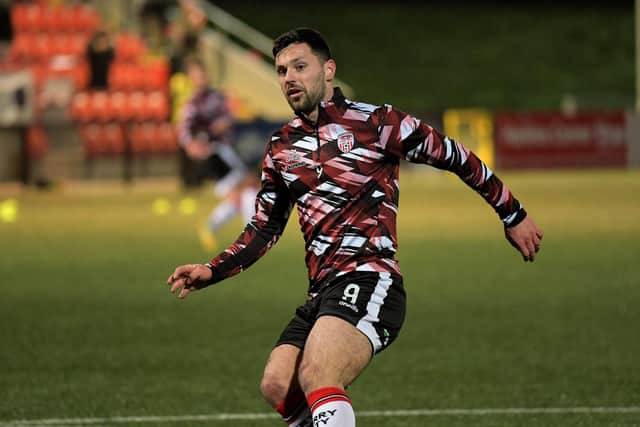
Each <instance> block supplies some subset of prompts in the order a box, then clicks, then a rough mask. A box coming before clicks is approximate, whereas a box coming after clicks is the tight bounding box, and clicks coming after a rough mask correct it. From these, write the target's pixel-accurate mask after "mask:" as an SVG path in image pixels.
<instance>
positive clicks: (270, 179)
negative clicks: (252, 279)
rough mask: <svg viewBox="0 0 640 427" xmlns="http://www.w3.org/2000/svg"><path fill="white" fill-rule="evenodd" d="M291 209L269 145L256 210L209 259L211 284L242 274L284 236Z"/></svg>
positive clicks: (290, 203)
mask: <svg viewBox="0 0 640 427" xmlns="http://www.w3.org/2000/svg"><path fill="white" fill-rule="evenodd" d="M292 208H293V202H292V200H291V197H290V195H289V191H288V188H287V186H286V184H285V183H284V181H283V180H282V177H281V176H280V174H279V173H278V172H277V171H276V170H275V168H274V166H273V160H272V157H271V149H270V147H268V148H267V152H266V154H265V157H264V161H263V165H262V187H261V189H260V191H259V192H258V195H257V197H256V213H255V215H254V216H253V218H252V219H251V221H250V222H249V224H247V226H246V227H245V229H244V231H243V232H242V233H241V234H240V236H239V237H238V239H237V240H236V241H235V242H234V243H233V244H232V245H231V246H229V247H228V248H227V249H226V250H225V251H224V252H222V253H221V254H220V255H218V256H217V257H215V258H213V259H212V260H211V261H209V265H210V266H211V270H212V272H213V276H212V277H211V280H210V282H209V284H213V283H217V282H220V281H221V280H224V279H226V278H229V277H231V276H234V275H236V274H238V273H240V272H241V271H243V270H245V269H246V268H248V267H249V266H250V265H252V264H253V263H254V262H256V261H257V260H258V259H259V258H260V257H262V256H263V255H264V254H265V253H267V251H268V250H269V249H271V247H272V246H273V245H274V244H275V243H276V242H277V241H278V239H279V238H280V236H282V233H283V231H284V228H285V226H286V224H287V220H288V219H289V214H290V213H291V210H292Z"/></svg>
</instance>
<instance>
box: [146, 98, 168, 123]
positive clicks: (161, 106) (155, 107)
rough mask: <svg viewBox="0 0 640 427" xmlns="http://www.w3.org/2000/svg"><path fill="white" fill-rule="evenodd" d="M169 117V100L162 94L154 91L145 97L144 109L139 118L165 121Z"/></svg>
mask: <svg viewBox="0 0 640 427" xmlns="http://www.w3.org/2000/svg"><path fill="white" fill-rule="evenodd" d="M168 116H169V100H168V99H167V96H166V95H165V94H164V92H160V91H155V92H151V93H149V94H147V95H146V102H145V108H144V110H143V113H142V116H141V118H143V119H153V120H159V121H161V120H165V119H166V118H167V117H168Z"/></svg>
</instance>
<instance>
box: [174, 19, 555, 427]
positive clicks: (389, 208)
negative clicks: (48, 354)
mask: <svg viewBox="0 0 640 427" xmlns="http://www.w3.org/2000/svg"><path fill="white" fill-rule="evenodd" d="M273 54H274V56H275V61H276V71H277V74H278V79H279V81H280V87H281V89H282V93H283V94H284V96H285V98H286V99H287V101H288V102H289V105H290V106H291V108H292V109H293V111H294V112H295V114H296V116H297V117H296V118H295V119H293V120H292V121H290V122H289V123H287V124H286V125H284V126H282V128H281V129H280V130H279V131H277V132H275V133H274V134H273V136H272V137H271V140H270V141H269V142H268V144H267V148H266V154H265V157H264V163H263V168H262V188H261V190H260V192H259V193H258V197H257V200H256V214H255V216H254V217H253V218H252V220H251V222H250V223H249V224H248V225H247V226H246V228H245V229H244V231H243V232H242V233H241V234H240V237H239V238H238V240H237V241H236V242H235V243H233V244H232V245H231V246H230V247H229V248H228V249H227V250H225V251H224V252H222V253H221V254H220V255H218V256H217V257H215V258H213V259H212V260H211V261H209V262H208V263H207V264H190V265H183V266H180V267H178V268H176V270H175V271H174V272H173V274H171V276H169V279H168V283H169V285H170V286H171V292H178V291H179V297H180V298H184V297H186V296H187V295H188V294H189V293H190V292H193V291H195V290H197V289H202V288H204V287H206V286H209V285H212V284H214V283H217V282H220V281H221V280H223V279H226V278H228V277H230V276H232V275H234V274H237V273H240V272H241V271H243V270H244V269H246V268H247V267H249V266H250V265H251V264H252V263H254V262H255V261H256V260H257V259H258V258H260V257H261V256H262V255H264V254H265V253H266V252H267V250H269V248H270V247H271V246H273V245H274V244H275V243H276V241H277V240H278V238H279V237H280V235H281V234H282V232H283V230H284V227H285V224H286V222H287V218H288V216H289V213H290V212H291V210H292V208H293V206H294V204H297V209H298V214H299V217H300V227H301V229H302V234H303V235H304V239H305V248H306V252H307V253H306V264H307V268H308V271H309V290H308V300H307V302H306V303H305V304H303V305H302V306H300V307H299V308H298V309H297V310H296V314H295V316H294V317H293V319H292V320H291V322H290V323H289V324H288V325H287V327H286V328H285V329H284V331H283V332H282V335H281V336H280V339H279V340H278V342H277V345H276V347H275V348H274V349H273V351H272V352H271V355H270V357H269V360H268V362H267V366H266V368H265V371H264V376H263V379H262V383H261V390H262V393H263V395H264V396H265V398H266V399H267V401H268V402H269V403H270V404H271V405H272V406H273V407H274V408H275V409H276V410H277V411H278V412H279V413H280V414H281V415H282V417H283V419H284V420H285V421H286V422H287V423H288V424H289V425H290V426H311V425H313V426H327V427H335V426H342V427H344V426H347V427H349V426H354V425H355V415H354V412H353V409H352V407H351V402H350V400H349V397H348V396H347V394H346V393H345V389H346V387H347V386H348V385H349V384H350V383H351V382H352V381H354V380H355V378H356V377H358V375H360V373H361V372H362V371H363V370H364V368H365V367H366V366H367V365H368V363H369V362H370V360H371V358H372V357H373V355H375V354H376V353H378V352H380V351H382V350H383V349H385V348H386V347H387V346H389V345H390V344H391V343H392V342H393V341H394V340H395V339H396V337H397V335H398V332H399V330H400V327H401V326H402V323H403V320H404V314H405V292H404V288H403V282H402V276H401V273H400V269H399V267H398V263H397V260H396V257H395V254H396V249H397V236H396V214H397V210H398V192H399V189H398V169H399V168H398V166H399V163H400V159H406V160H408V161H410V162H416V163H426V164H429V165H432V166H434V167H436V168H439V169H446V170H448V171H451V172H453V173H455V174H457V175H458V176H459V177H460V178H461V179H462V181H464V183H466V184H467V185H468V186H469V187H471V188H472V189H474V190H475V191H476V192H478V193H479V194H480V195H481V196H482V197H484V199H485V200H486V201H487V202H488V203H489V204H490V205H491V206H492V207H493V209H494V210H495V211H496V213H497V214H498V216H499V217H500V219H501V220H502V222H503V223H504V227H505V234H506V237H507V239H508V240H509V242H511V244H512V245H513V246H515V248H516V249H517V250H518V251H519V252H520V253H521V254H522V256H523V258H524V260H525V261H533V260H534V258H535V256H536V253H537V252H538V250H539V249H540V244H541V239H542V231H541V230H540V229H539V228H538V227H537V226H536V224H535V223H534V221H533V220H532V219H531V217H530V216H528V215H527V213H526V212H525V210H524V209H523V208H522V206H521V205H520V203H519V202H518V200H516V199H515V198H514V197H513V195H512V194H511V192H510V191H509V189H508V188H507V187H506V186H505V185H504V184H503V183H502V182H501V181H500V180H499V179H498V178H497V177H496V175H494V174H493V172H492V171H491V170H490V169H489V168H488V167H487V166H486V165H485V164H484V163H483V162H482V161H480V159H478V158H477V157H476V156H475V155H474V154H473V153H472V152H470V151H469V150H467V149H466V148H465V147H463V146H462V145H460V144H459V143H457V142H455V141H453V140H452V139H450V138H447V137H446V136H444V135H442V134H441V133H439V132H438V131H436V130H435V129H433V128H432V127H431V126H429V125H428V124H426V123H423V122H421V121H420V120H418V119H416V118H414V117H413V116H411V115H409V114H406V113H404V112H402V111H400V110H398V109H396V108H394V107H392V106H391V105H384V106H375V105H370V104H365V103H361V102H355V101H351V100H348V99H346V98H345V97H344V96H343V94H342V92H341V91H340V89H339V88H337V87H334V86H333V85H332V81H333V79H334V76H335V73H336V62H335V61H334V60H333V58H332V57H331V53H330V51H329V47H328V46H327V43H326V42H325V41H324V39H323V38H322V36H321V35H320V34H319V33H318V32H316V31H315V30H311V29H305V28H299V29H296V30H293V31H290V32H287V33H285V34H283V35H281V36H280V37H278V39H276V41H275V43H274V47H273Z"/></svg>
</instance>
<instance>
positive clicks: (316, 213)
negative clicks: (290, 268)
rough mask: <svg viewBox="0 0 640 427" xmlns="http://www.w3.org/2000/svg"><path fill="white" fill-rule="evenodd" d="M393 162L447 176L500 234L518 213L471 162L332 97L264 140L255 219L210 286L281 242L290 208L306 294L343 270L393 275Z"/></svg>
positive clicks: (216, 263) (386, 113) (400, 123)
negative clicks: (497, 224) (301, 243)
mask: <svg viewBox="0 0 640 427" xmlns="http://www.w3.org/2000/svg"><path fill="white" fill-rule="evenodd" d="M400 159H406V160H408V161H410V162H415V163H426V164H429V165H431V166H434V167H436V168H439V169H445V170H448V171H451V172H454V173H455V174H457V175H458V176H459V177H460V178H461V179H462V180H463V181H464V182H465V183H466V184H467V185H468V186H470V187H471V188H473V189H474V190H475V191H476V192H478V193H479V194H480V195H481V196H482V197H484V199H485V200H486V201H487V202H488V203H489V204H490V205H491V206H492V207H493V208H494V210H495V211H496V212H497V214H498V215H499V217H500V218H501V219H502V221H503V222H504V224H505V226H513V225H515V224H517V223H519V222H520V221H522V220H523V219H524V217H525V216H526V212H525V211H524V209H522V207H521V206H520V204H519V203H518V201H517V200H516V199H515V198H514V197H513V196H512V195H511V192H510V191H509V189H508V188H507V187H506V186H505V185H504V184H503V183H502V182H501V181H500V180H499V179H498V178H497V177H496V176H495V175H494V174H493V172H492V171H491V169H489V168H488V167H487V166H486V165H485V164H484V163H483V162H482V161H480V159H478V157H476V156H475V155H474V154H473V153H472V152H470V151H469V150H468V149H466V148H465V147H463V146H462V145H460V144H459V143H457V142H455V141H454V140H452V139H450V138H448V137H446V136H444V135H442V134H440V133H439V132H438V131H436V130H435V129H433V128H432V127H431V126H429V125H428V124H426V123H422V122H421V121H420V120H418V119H416V118H415V117H412V116H411V115H408V114H406V113H403V112H402V111H399V110H397V109H395V108H393V107H392V106H390V105H384V106H375V105H370V104H365V103H360V102H354V101H350V100H348V99H345V98H344V96H343V95H342V92H341V91H340V89H339V88H335V89H334V96H333V98H332V99H331V100H330V101H327V102H322V103H321V104H320V107H319V114H318V120H317V123H311V122H309V121H308V120H306V119H305V118H303V117H298V118H295V119H294V120H292V121H291V122H289V123H288V124H286V125H284V126H283V127H282V128H281V129H280V130H279V131H277V132H276V133H274V134H273V136H272V137H271V141H269V143H268V145H267V149H266V153H265V157H264V162H263V166H262V188H261V190H260V192H259V193H258V197H257V200H256V214H255V216H254V217H253V219H252V220H251V222H250V223H249V224H248V225H247V226H246V228H245V229H244V231H243V232H242V233H241V234H240V236H239V238H238V239H237V241H236V242H235V243H233V244H232V245H231V246H230V247H229V248H227V249H226V250H225V251H224V252H223V253H222V254H220V255H219V256H217V257H216V258H214V259H212V260H211V261H210V263H209V265H210V266H211V268H212V271H213V277H212V280H211V283H215V282H218V281H220V280H223V279H225V278H227V277H230V276H232V275H234V274H237V273H239V272H241V271H242V270H244V269H245V268H247V267H248V266H250V265H251V264H252V263H254V262H255V261H256V260H257V259H258V258H260V257H261V256H262V255H264V254H265V253H266V252H267V250H269V248H270V247H271V246H272V245H273V244H274V243H276V241H277V240H278V238H279V237H280V236H281V234H282V232H283V230H284V228H285V225H286V223H287V219H288V217H289V214H290V213H291V210H292V209H293V206H294V205H296V206H297V209H298V216H299V219H300V228H301V231H302V234H303V236H304V240H305V249H306V264H307V268H308V272H309V293H311V294H313V293H316V292H317V291H318V290H319V289H321V288H322V287H323V285H324V284H326V283H330V282H331V280H332V279H334V278H336V277H338V276H340V275H342V274H345V273H347V272H352V271H378V272H391V273H396V274H400V269H399V266H398V261H397V259H396V250H397V246H398V245H397V233H396V216H397V213H398V196H399V187H398V172H399V163H400Z"/></svg>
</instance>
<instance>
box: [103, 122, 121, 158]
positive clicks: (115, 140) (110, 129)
mask: <svg viewBox="0 0 640 427" xmlns="http://www.w3.org/2000/svg"><path fill="white" fill-rule="evenodd" d="M103 137H104V141H103V144H104V146H105V152H106V153H107V154H112V155H118V154H122V153H123V152H124V148H125V140H124V134H123V132H122V127H121V126H120V124H118V123H109V124H107V125H106V126H105V127H104V131H103Z"/></svg>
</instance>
